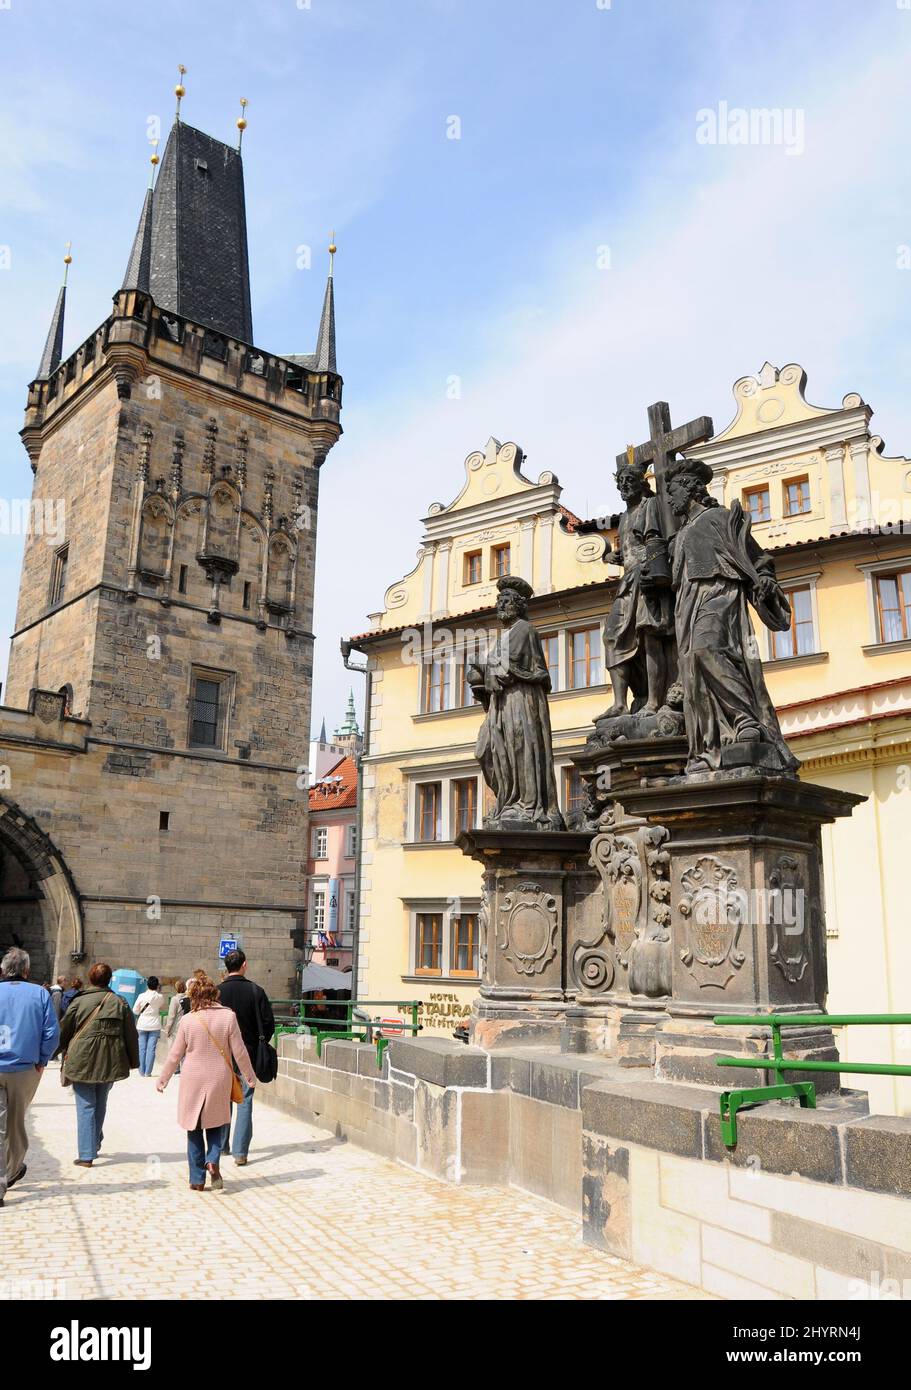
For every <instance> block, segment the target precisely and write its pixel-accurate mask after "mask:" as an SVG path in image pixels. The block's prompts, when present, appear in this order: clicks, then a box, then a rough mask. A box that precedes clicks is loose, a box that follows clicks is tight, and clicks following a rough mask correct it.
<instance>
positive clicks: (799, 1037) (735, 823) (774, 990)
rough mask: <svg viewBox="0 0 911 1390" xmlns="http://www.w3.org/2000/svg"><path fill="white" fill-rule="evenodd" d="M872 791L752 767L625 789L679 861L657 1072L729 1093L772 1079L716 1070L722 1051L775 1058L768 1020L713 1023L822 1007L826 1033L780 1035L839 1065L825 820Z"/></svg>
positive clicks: (821, 1082) (832, 1078) (834, 1081)
mask: <svg viewBox="0 0 911 1390" xmlns="http://www.w3.org/2000/svg"><path fill="white" fill-rule="evenodd" d="M862 799H863V798H861V797H857V796H854V795H852V794H850V793H847V792H841V791H837V790H832V789H830V788H827V787H817V786H813V785H811V784H808V783H804V782H799V781H797V780H796V779H794V778H789V777H768V776H763V775H762V773H757V772H755V771H749V772H746V773H745V774H744V775H742V776H736V775H734V776H730V775H728V776H711V775H707V776H705V777H700V778H693V777H690V778H686V779H683V778H680V779H676V778H672V779H670V780H669V781H667V782H666V783H664V785H660V786H659V785H652V784H648V785H644V786H640V787H638V788H631V789H630V790H629V791H627V792H625V793H624V806H625V808H626V810H627V811H628V813H629V814H631V815H633V816H637V817H641V818H642V819H643V820H644V821H645V822H647V824H648V825H649V826H650V827H652V828H653V830H654V831H657V830H659V829H660V830H661V831H663V832H665V838H664V839H663V840H662V844H663V847H664V848H665V850H666V851H667V854H668V858H669V863H668V881H669V885H670V895H669V906H670V913H669V930H670V960H669V964H670V977H671V978H670V998H669V999H668V1000H667V1001H666V1002H665V1005H664V1007H665V1009H666V1012H667V1015H668V1018H667V1019H666V1020H665V1021H663V1022H662V1023H661V1024H660V1026H658V1027H657V1029H656V1033H655V1045H656V1052H655V1071H656V1076H658V1077H659V1078H661V1079H665V1080H675V1081H687V1082H691V1083H696V1084H702V1085H706V1084H708V1085H714V1086H721V1087H726V1088H727V1087H731V1086H734V1085H742V1086H749V1085H762V1084H763V1082H764V1081H766V1080H769V1077H768V1075H767V1073H766V1072H765V1071H764V1069H757V1070H756V1071H755V1072H753V1071H750V1070H747V1069H745V1068H744V1069H742V1070H741V1069H737V1070H736V1071H735V1070H734V1069H733V1068H732V1069H728V1070H724V1069H722V1068H719V1067H717V1066H716V1065H715V1058H716V1057H717V1056H718V1055H725V1054H728V1055H735V1056H746V1057H748V1056H759V1055H768V1054H769V1047H768V1044H769V1037H770V1035H769V1031H768V1029H763V1028H760V1027H758V1026H752V1027H750V1026H744V1028H743V1029H737V1028H732V1029H728V1030H722V1029H721V1028H716V1027H714V1025H713V1024H712V1022H711V1020H712V1018H713V1017H714V1015H716V1014H732V1015H736V1014H743V1015H744V1016H747V1017H748V1016H750V1015H756V1014H768V1013H789V1012H790V1013H794V1014H813V1013H819V1014H820V1024H819V1027H818V1028H807V1027H800V1028H798V1029H795V1030H794V1031H793V1035H789V1033H788V1030H785V1031H784V1032H783V1033H782V1040H783V1043H784V1047H785V1051H786V1052H787V1053H789V1054H791V1055H795V1056H800V1057H806V1058H813V1059H817V1060H826V1061H832V1060H837V1056H838V1054H837V1052H836V1050H835V1044H834V1038H833V1035H832V1032H831V1030H830V1029H829V1028H828V1027H827V1025H826V1022H825V1016H824V1010H825V1001H826V989H827V982H826V953H825V915H824V906H823V889H822V871H821V850H820V827H821V826H822V825H824V824H826V823H828V822H830V821H833V820H835V819H836V818H837V817H839V816H846V815H850V813H851V811H852V810H853V808H854V806H855V805H857V803H858V802H859V801H861V800H862ZM794 1075H795V1078H796V1074H794ZM812 1079H813V1080H814V1082H815V1083H816V1084H817V1088H818V1089H819V1090H825V1089H827V1088H835V1089H837V1087H838V1084H839V1082H838V1076H837V1073H829V1074H823V1073H819V1074H817V1075H814V1077H813V1078H812Z"/></svg>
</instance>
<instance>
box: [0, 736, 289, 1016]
mask: <svg viewBox="0 0 911 1390" xmlns="http://www.w3.org/2000/svg"><path fill="white" fill-rule="evenodd" d="M73 727H74V726H73V723H72V721H66V720H64V721H61V722H60V723H59V724H57V725H54V724H51V725H42V724H41V723H40V721H38V720H37V719H30V720H28V721H25V720H23V718H22V716H21V715H18V714H16V713H15V712H13V713H10V712H3V711H0V768H3V769H5V770H6V771H5V773H4V795H5V796H7V797H8V798H9V799H10V800H11V801H13V802H15V803H16V804H17V805H18V806H20V807H21V809H22V810H23V811H24V812H26V813H27V814H28V815H30V816H32V817H34V819H35V820H36V821H37V823H38V824H39V825H40V827H41V829H42V830H44V831H45V832H46V833H47V834H48V835H49V836H50V838H51V840H52V841H53V842H54V844H55V845H56V847H57V849H58V850H59V851H60V853H61V855H62V856H63V858H64V860H65V862H66V865H67V867H68V868H69V871H70V873H71V874H72V876H73V879H74V881H75V884H76V888H77V891H78V892H79V894H80V895H81V897H82V899H83V901H84V911H85V920H86V951H87V953H88V956H89V958H90V959H93V958H98V957H99V956H100V957H102V958H104V957H107V958H109V959H110V963H111V964H112V965H114V966H118V965H132V966H135V967H136V968H137V969H140V970H143V971H148V970H153V971H154V972H155V973H156V974H158V975H161V976H163V977H164V976H166V975H176V974H184V973H186V972H187V971H189V970H192V969H195V968H196V966H198V965H203V966H205V967H206V968H208V969H213V968H214V964H215V957H216V950H217V941H218V937H219V936H220V935H222V934H226V933H225V930H224V929H225V928H227V929H229V930H231V931H240V932H241V933H242V935H243V941H244V949H245V950H248V952H249V954H250V956H251V972H252V973H253V975H254V977H255V978H257V979H260V980H261V982H262V984H263V985H264V986H265V987H266V988H267V989H268V990H270V992H272V993H273V994H274V995H276V996H278V997H285V998H286V997H288V994H289V985H290V983H291V981H292V980H293V976H294V962H295V959H296V953H295V952H294V950H293V948H292V945H291V941H290V937H289V932H290V930H291V928H292V927H293V926H294V925H295V924H296V913H297V910H298V909H299V907H300V906H301V904H302V902H303V894H304V890H303V884H304V870H305V859H306V825H307V793H306V790H305V789H299V788H298V787H297V775H296V772H294V771H272V770H269V769H268V768H263V767H257V766H254V765H251V764H250V763H245V762H242V761H237V760H234V761H228V760H226V759H219V758H205V757H197V756H190V757H186V756H180V755H178V754H176V753H173V754H172V753H168V752H165V751H160V752H148V751H143V750H137V749H133V750H130V749H125V748H123V747H118V746H116V745H106V744H103V743H99V742H92V741H90V740H87V739H83V740H82V741H81V742H77V743H76V744H73V743H69V744H66V743H64V742H63V739H64V737H70V730H71V729H72V728H73ZM76 727H77V728H78V727H79V726H76ZM82 727H83V729H84V727H85V726H82ZM61 731H63V732H61ZM13 735H15V736H16V742H13V741H12V737H11V736H13ZM161 811H168V812H169V813H170V824H169V828H168V830H167V831H160V830H159V813H160V812H161ZM99 899H102V900H104V899H118V900H127V901H114V902H110V901H98V900H99ZM150 899H151V900H152V901H151V902H150V901H149V900H150ZM194 904H195V906H194ZM209 904H217V905H224V906H214V907H213V906H209ZM6 918H7V924H8V918H9V913H7V914H6ZM70 949H71V946H70V945H69V943H67V945H66V951H67V952H68V951H69V950H70Z"/></svg>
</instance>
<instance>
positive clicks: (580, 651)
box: [569, 626, 603, 690]
mask: <svg viewBox="0 0 911 1390" xmlns="http://www.w3.org/2000/svg"><path fill="white" fill-rule="evenodd" d="M602 650H603V648H602V641H601V628H600V627H597V626H596V627H583V628H576V629H575V630H574V631H573V632H570V634H569V674H570V685H571V687H572V689H573V690H585V689H587V687H588V686H592V685H600V684H601V682H602V679H603V677H602V674H601V654H602Z"/></svg>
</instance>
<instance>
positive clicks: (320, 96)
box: [0, 0, 911, 728]
mask: <svg viewBox="0 0 911 1390" xmlns="http://www.w3.org/2000/svg"><path fill="white" fill-rule="evenodd" d="M9 3H10V7H9V8H8V9H7V8H0V74H2V79H3V90H4V117H3V123H4V135H3V140H2V145H0V248H2V247H3V246H7V247H9V253H10V258H11V264H10V266H9V268H8V269H6V270H0V323H2V325H3V333H2V335H0V478H2V481H0V495H2V496H5V497H7V498H19V497H23V496H27V495H28V493H29V491H30V486H31V472H30V469H29V467H28V460H27V458H26V455H25V451H24V449H23V448H22V445H21V443H20V441H19V440H18V438H17V431H18V429H19V428H20V426H21V421H22V407H23V404H24V400H25V388H26V384H27V382H28V380H29V379H30V377H31V376H32V375H33V373H34V371H35V368H36V365H37V362H38V358H39V355H40V351H41V346H42V344H43V340H44V336H45V333H46V330H47V324H48V320H49V316H50V312H51V307H52V304H53V301H54V297H55V295H56V290H57V286H58V284H59V278H60V268H61V255H62V250H63V243H64V242H65V241H66V240H67V239H70V238H71V239H72V241H73V254H74V264H73V267H72V271H71V276H70V292H69V310H68V325H67V335H66V342H65V346H64V351H65V352H68V351H70V350H71V349H72V348H74V347H76V346H77V345H78V344H79V343H80V342H81V341H82V340H83V339H84V338H85V336H86V335H87V334H88V333H89V331H90V330H91V329H92V328H93V327H94V326H96V324H98V323H99V322H101V321H102V320H103V318H104V317H105V315H106V314H107V312H108V310H109V306H110V296H111V294H112V293H113V292H114V290H115V289H116V288H117V285H118V284H119V282H120V279H121V277H122V273H123V267H124V265H125V262H126V258H127V255H128V252H129V246H130V240H131V237H132V234H133V230H134V227H135V223H136V218H137V215H138V210H139V205H140V202H141V199H142V194H143V189H144V187H145V182H146V177H147V172H148V164H147V159H148V146H147V143H146V123H147V120H148V118H149V117H150V116H155V115H158V116H160V117H161V119H162V122H163V126H164V129H165V131H166V130H167V127H168V125H169V123H170V119H171V115H172V111H173V97H172V95H171V89H172V87H173V84H174V81H175V76H176V65H177V63H178V62H183V63H184V64H185V65H186V67H187V69H188V72H187V76H186V79H185V82H186V87H187V97H186V99H185V102H184V108H183V114H184V116H185V118H186V119H187V120H188V121H190V122H191V123H192V124H194V125H198V126H200V127H201V128H202V129H204V130H207V131H209V132H211V133H212V134H215V135H219V136H221V137H222V138H224V139H233V136H234V120H235V118H236V115H237V111H238V106H237V103H238V99H239V97H241V96H245V97H247V98H248V100H249V102H250V105H249V108H248V113H247V114H248V117H249V122H250V124H249V129H248V131H247V134H246V136H245V141H244V155H245V170H246V181H247V209H248V219H249V241H250V255H251V278H252V285H253V307H254V333H255V337H256V341H257V343H258V344H259V345H260V346H262V347H264V348H266V349H270V350H274V351H279V352H283V351H284V352H291V351H309V350H311V349H312V347H313V345H314V339H315V334H316V327H317V321H318V315H319V307H320V303H321V299H322V292H323V287H324V277H325V257H324V255H323V254H322V248H323V247H324V246H325V243H326V240H327V232H328V230H329V228H331V227H335V229H336V234H337V241H338V245H339V253H338V257H337V260H336V302H337V314H338V339H339V365H340V369H341V371H342V373H343V375H344V377H345V401H346V404H345V409H344V411H343V417H342V419H343V425H344V428H345V435H344V437H343V439H342V441H341V443H340V444H339V445H338V446H337V447H336V448H335V449H334V450H333V452H332V453H331V454H330V456H329V461H328V463H327V464H326V466H325V469H324V471H323V479H322V492H321V510H320V523H319V549H318V568H317V611H316V632H317V638H318V641H317V655H316V672H315V691H314V709H313V714H314V724H315V725H316V726H318V724H319V721H320V718H321V717H322V716H323V715H324V714H325V716H326V719H327V723H328V725H329V727H330V728H331V727H333V726H334V725H335V724H336V723H337V722H339V721H340V719H341V717H342V714H343V710H344V702H345V698H346V696H347V688H348V684H349V680H350V678H349V677H348V675H347V674H346V673H345V672H344V670H343V669H342V668H341V665H340V661H339V658H338V639H339V637H340V636H341V635H346V634H350V633H353V632H359V631H362V630H363V629H364V628H365V627H366V626H367V625H368V624H367V619H366V615H367V614H368V613H369V612H372V611H374V610H376V609H378V608H380V607H381V605H382V599H383V593H384V591H385V590H386V588H387V587H388V586H389V585H390V584H391V583H392V582H393V581H395V580H396V579H398V578H399V577H400V576H401V575H402V574H404V573H405V572H406V571H408V570H410V569H411V568H412V566H413V564H414V558H415V552H416V548H417V545H418V543H419V539H420V529H421V528H420V524H419V519H420V517H421V516H423V515H424V514H425V513H426V509H427V506H428V505H429V504H430V503H431V502H433V501H442V502H448V501H449V500H451V498H452V497H453V496H454V495H455V494H456V493H457V492H458V491H459V489H460V487H461V482H462V478H463V469H462V461H463V459H464V458H465V456H466V455H467V454H468V453H469V452H471V451H472V450H473V449H475V448H478V447H483V445H484V443H485V442H486V440H487V438H488V436H489V435H491V434H494V435H496V436H497V437H498V438H499V439H501V440H508V439H514V440H516V441H517V442H518V443H519V444H521V445H522V447H523V448H524V449H525V451H526V453H527V455H528V466H527V471H528V472H529V474H530V475H531V476H533V477H536V476H537V474H538V473H540V472H542V471H543V470H544V469H551V470H553V471H554V472H556V473H557V475H558V477H559V478H560V481H561V483H562V484H563V486H564V489H565V491H564V497H563V500H564V502H565V503H566V504H567V505H569V506H570V507H572V508H573V509H574V510H576V511H580V512H584V513H587V514H593V513H596V512H601V511H604V510H606V509H607V508H608V507H609V505H610V504H611V502H612V501H613V498H614V491H613V486H612V483H611V478H610V473H611V465H612V460H613V458H614V455H615V454H616V453H617V452H618V451H619V450H620V449H621V448H623V447H624V445H625V444H626V442H627V441H628V440H630V439H636V440H638V439H640V438H641V437H642V436H643V431H644V429H645V409H646V406H647V405H648V404H649V403H650V402H651V401H653V400H655V399H661V398H663V399H666V400H668V401H669V402H670V404H671V409H672V412H673V414H674V416H675V418H679V419H683V418H687V419H688V418H690V417H691V416H694V415H698V414H703V413H708V414H711V415H712V416H713V417H714V420H715V425H716V429H718V430H720V429H722V428H723V427H724V425H725V424H726V423H727V422H728V420H729V419H730V417H731V415H732V413H733V410H732V400H731V395H730V392H731V386H732V384H733V382H734V381H735V380H736V379H737V378H738V377H740V376H743V375H745V374H747V373H750V372H755V371H757V370H758V369H759V367H760V366H761V365H762V363H763V361H764V360H765V359H766V358H768V359H769V360H771V361H772V362H773V363H775V364H776V365H778V366H783V365H784V364H785V363H787V362H793V361H799V362H801V363H802V364H803V366H804V367H805V368H806V370H807V372H808V374H809V385H808V396H809V398H810V399H811V400H813V401H815V402H817V403H819V404H825V405H837V404H838V403H839V402H840V401H841V398H842V397H843V396H844V394H845V393H846V392H848V391H859V392H860V393H861V395H863V396H864V398H865V399H867V400H868V401H869V402H870V403H871V404H872V405H873V407H874V408H875V410H876V416H875V420H874V428H876V429H877V430H878V432H879V433H880V434H882V435H883V437H884V438H885V441H886V452H887V453H911V399H909V393H908V390H907V381H908V376H909V370H911V331H909V330H911V270H901V269H899V268H898V261H899V248H900V247H901V246H903V245H909V244H911V160H909V158H908V149H909V134H911V104H909V103H908V102H907V99H906V93H907V86H908V81H907V73H908V64H909V59H911V11H908V10H905V9H900V8H899V6H898V4H897V3H896V0H864V3H862V4H861V3H858V0H802V3H801V4H800V5H799V6H797V5H794V4H793V3H792V2H791V0H763V3H758V0H688V2H687V3H682V0H612V3H611V5H610V6H609V7H608V8H600V7H599V5H598V3H597V0H551V3H545V2H544V0H486V3H484V2H482V0H423V3H418V0H311V3H310V7H309V8H307V7H306V5H304V4H303V3H301V5H300V7H299V5H298V0H246V2H245V3H236V2H235V0H219V2H218V3H215V0H194V2H193V4H192V5H188V4H186V3H181V4H178V3H171V0H159V3H156V4H155V5H154V6H152V5H150V6H140V5H129V6H126V5H124V4H123V3H116V4H115V3H108V0H85V2H84V3H83V4H81V5H78V6H74V5H67V6H63V5H61V4H60V3H59V0H9ZM721 101H725V102H727V103H728V106H729V107H731V108H733V107H763V108H775V107H778V108H788V109H791V110H798V111H800V112H801V113H802V119H803V122H804V131H805V135H804V142H803V143H804V147H803V150H802V152H801V153H799V154H796V155H791V154H789V153H788V151H787V149H785V148H783V147H781V146H777V147H774V146H730V145H728V146H720V145H714V146H712V145H704V144H700V143H699V142H698V141H697V139H696V132H697V123H698V122H697V113H698V112H699V111H700V110H701V109H703V108H717V106H718V103H719V102H721ZM451 116H458V117H459V118H460V121H461V138H460V139H459V140H451V139H447V138H446V131H447V119H448V118H449V117H451ZM301 244H308V245H311V246H312V247H313V248H314V253H315V254H314V262H313V268H312V269H311V270H310V271H301V270H299V269H298V268H297V264H296V257H297V248H298V246H300V245H301ZM605 246H606V247H609V248H610V252H609V260H610V267H609V269H605V268H599V248H603V247H605ZM600 260H601V262H602V265H603V262H604V256H603V253H600ZM452 376H458V377H460V378H461V382H462V394H461V398H460V399H458V400H452V399H449V398H448V396H447V390H446V387H447V381H448V379H450V378H451V377H452ZM21 546H22V542H21V538H19V537H14V536H13V537H11V536H5V535H0V632H2V633H3V634H4V636H5V634H8V633H9V632H10V631H11V630H12V628H13V621H14V614H15V595H16V589H17V583H18V570H19V563H20V557H21ZM4 647H5V643H4ZM5 655H6V654H5V650H4V651H3V654H2V656H0V674H2V670H3V668H5ZM355 694H356V696H357V697H358V701H359V702H360V699H361V696H362V691H361V690H360V689H359V688H357V686H356V687H355Z"/></svg>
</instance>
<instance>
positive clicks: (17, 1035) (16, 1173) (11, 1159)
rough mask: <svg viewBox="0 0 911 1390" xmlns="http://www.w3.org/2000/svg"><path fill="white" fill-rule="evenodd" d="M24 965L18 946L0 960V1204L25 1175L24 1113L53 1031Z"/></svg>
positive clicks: (50, 1010) (50, 1012)
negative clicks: (9, 1189)
mask: <svg viewBox="0 0 911 1390" xmlns="http://www.w3.org/2000/svg"><path fill="white" fill-rule="evenodd" d="M29 966H30V961H29V956H28V952H27V951H23V950H22V948H21V947H20V946H13V947H11V948H10V950H8V951H7V952H6V954H5V955H4V957H3V960H2V961H0V1207H2V1206H3V1202H4V1199H5V1197H6V1192H7V1188H10V1187H12V1186H13V1185H14V1183H17V1182H21V1180H22V1179H23V1178H24V1177H25V1173H26V1167H27V1165H26V1162H25V1155H26V1154H27V1153H28V1131H27V1130H26V1127H25V1117H26V1115H27V1114H28V1108H29V1106H30V1105H31V1103H32V1098H33V1097H34V1094H35V1092H36V1091H37V1089H38V1085H39V1082H40V1081H41V1077H42V1076H43V1074H44V1069H45V1067H46V1066H47V1064H48V1060H49V1058H50V1057H51V1055H52V1053H53V1052H54V1049H55V1048H56V1046H57V1038H58V1036H59V1028H58V1026H57V1017H56V1015H55V1013H54V1005H53V1003H52V1001H51V996H50V994H49V993H48V991H47V990H46V989H44V988H43V986H42V985H32V984H29V979H28V972H29Z"/></svg>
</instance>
